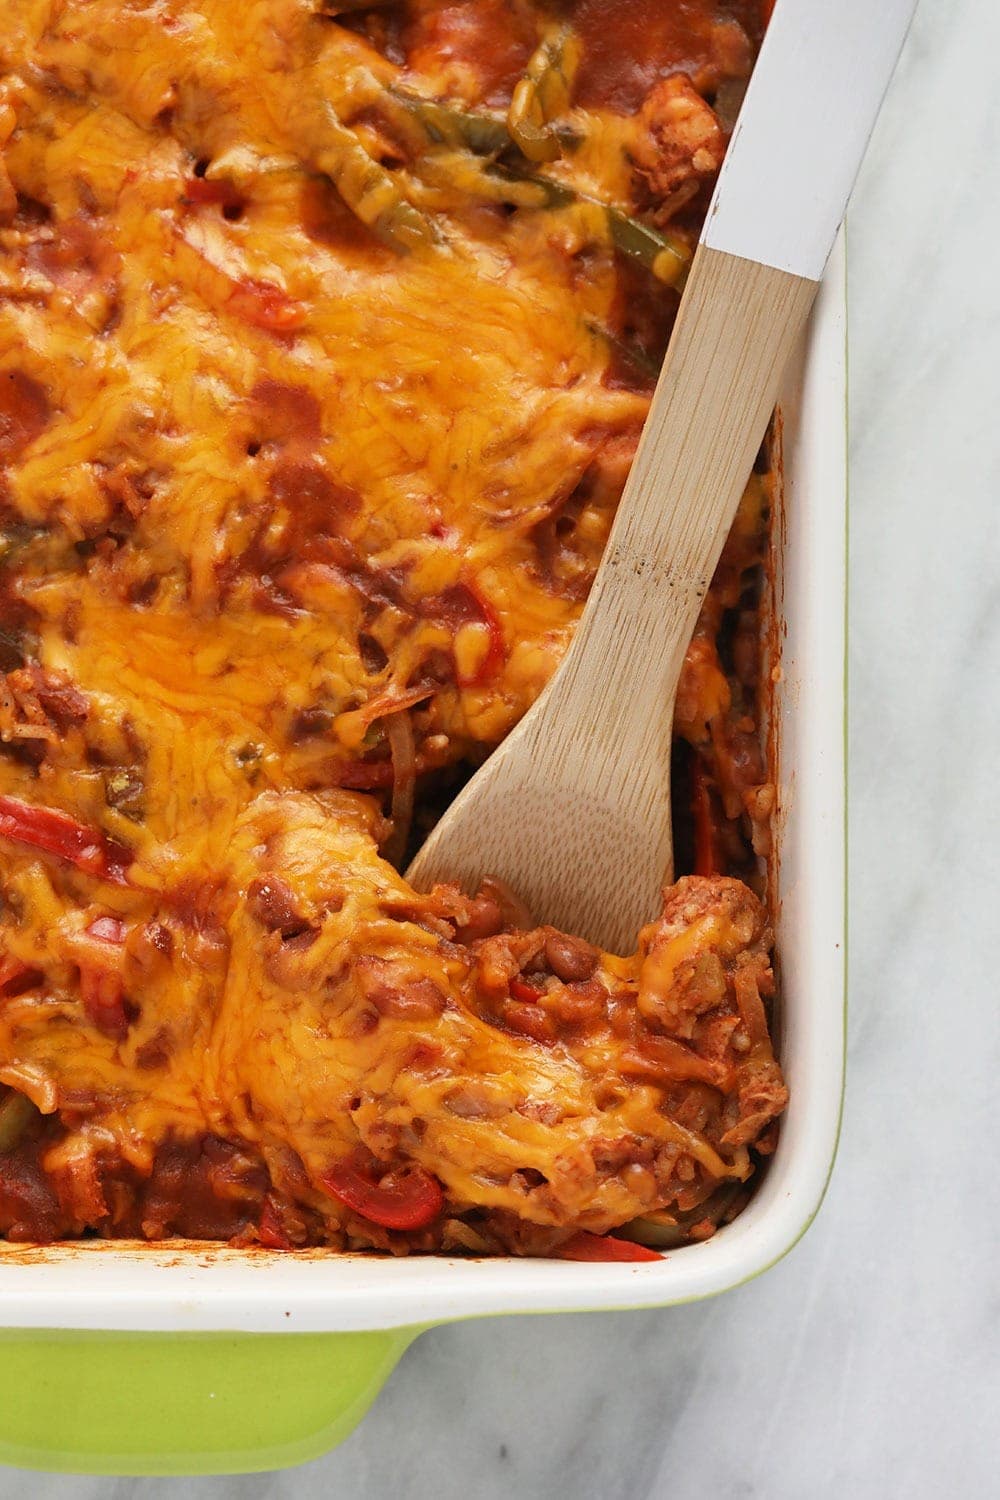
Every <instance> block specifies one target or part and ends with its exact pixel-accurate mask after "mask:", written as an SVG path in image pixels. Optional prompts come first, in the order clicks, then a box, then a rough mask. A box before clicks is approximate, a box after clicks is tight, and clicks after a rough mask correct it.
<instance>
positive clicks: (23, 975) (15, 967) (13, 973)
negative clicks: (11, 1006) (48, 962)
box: [0, 953, 43, 1000]
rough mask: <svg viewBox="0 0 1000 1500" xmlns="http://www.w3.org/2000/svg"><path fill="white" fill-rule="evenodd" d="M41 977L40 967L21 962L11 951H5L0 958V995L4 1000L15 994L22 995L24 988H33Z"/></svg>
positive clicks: (11, 997) (11, 998) (12, 997)
mask: <svg viewBox="0 0 1000 1500" xmlns="http://www.w3.org/2000/svg"><path fill="white" fill-rule="evenodd" d="M42 978H43V975H42V971H41V969H33V968H32V967H31V965H30V964H23V963H22V962H21V960H20V959H19V958H15V957H14V955H13V954H12V953H5V954H4V955H3V957H2V958H0V997H2V998H3V999H5V1000H13V999H14V997H15V996H17V995H23V994H24V992H25V990H33V989H34V988H35V986H36V984H39V983H40V982H41V980H42Z"/></svg>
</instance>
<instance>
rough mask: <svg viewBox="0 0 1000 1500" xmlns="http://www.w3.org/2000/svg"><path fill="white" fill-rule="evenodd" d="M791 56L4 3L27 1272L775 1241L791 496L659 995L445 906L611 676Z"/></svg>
mask: <svg viewBox="0 0 1000 1500" xmlns="http://www.w3.org/2000/svg"><path fill="white" fill-rule="evenodd" d="M767 9H768V7H767V5H766V4H761V3H759V0H660V3H651V0H562V3H551V4H543V3H540V0H388V3H378V0H372V3H364V0H362V3H357V0H351V3H348V0H345V3H336V0H328V3H321V0H244V3H242V4H233V3H232V0H130V3H125V0H0V528H2V529H0V668H2V673H0V883H2V892H0V895H2V908H0V1234H3V1235H5V1236H6V1237H7V1238H9V1239H10V1240H14V1241H51V1240H56V1239H60V1238H65V1237H72V1236H79V1235H83V1234H97V1235H103V1236H139V1237H145V1238H147V1239H160V1238H163V1237H166V1236H170V1235H184V1236H189V1237H196V1238H208V1239H223V1240H230V1241H232V1242H234V1243H236V1244H239V1245H245V1246H251V1245H254V1244H259V1245H263V1246H265V1247H268V1248H271V1249H284V1250H292V1249H295V1248H297V1247H304V1246H311V1245H322V1246H329V1247H331V1248H333V1249H370V1248H374V1249H381V1250H390V1251H393V1252H396V1253H403V1252H406V1251H435V1250H447V1251H464V1252H469V1253H474V1254H485V1253H496V1252H514V1253H521V1254H533V1255H538V1254H561V1255H565V1256H570V1257H576V1258H594V1259H602V1258H629V1257H641V1256H642V1255H643V1254H644V1253H649V1252H648V1251H644V1250H643V1248H642V1245H641V1244H640V1243H638V1242H640V1241H645V1242H647V1243H653V1244H656V1245H659V1246H664V1245H670V1244H678V1243H683V1242H684V1241H685V1240H688V1239H700V1238H704V1237H706V1236H708V1235H710V1234H711V1233H713V1232H714V1230H715V1229H716V1227H717V1226H718V1225H719V1224H720V1223H722V1222H725V1221H726V1219H728V1218H730V1217H731V1216H732V1215H733V1214H735V1213H736V1212H738V1210H739V1208H740V1207H741V1205H742V1203H743V1202H745V1199H746V1195H747V1192H748V1190H749V1184H750V1183H751V1181H752V1177H753V1173H754V1171H755V1168H756V1166H757V1165H758V1164H759V1162H760V1159H761V1158H762V1157H763V1156H765V1155H766V1154H767V1153H768V1152H769V1151H770V1150H771V1149H773V1145H774V1141H775V1132H776V1120H777V1117H778V1116H779V1115H780V1113H781V1110H782V1109H783V1107H784V1104H785V1102H786V1097H787V1095H786V1091H785V1087H784V1084H783V1081H782V1077H781V1073H780V1069H779V1067H778V1064H777V1062H776V1061H775V1057H774V1054H773V1049H772V1045H771V1040H770V1036H769V1022H768V1001H769V998H770V996H771V995H772V992H773V987H774V980H773V973H772V965H771V948H772V936H771V932H770V929H769V923H768V916H767V911H766V909H765V906H764V904H763V903H762V895H763V891H762V884H761V876H760V873H759V862H760V859H761V857H762V856H764V855H766V853H767V850H768V838H769V829H768V823H769V816H770V813H771V811H772V807H773V801H774V789H773V786H772V785H771V783H770V781H769V778H768V775H767V770H766V761H765V756H764V753H763V750H762V739H763V737H764V730H765V728H766V726H762V724H761V722H760V712H759V700H760V691H759V689H760V680H761V676H762V673H763V672H764V671H765V667H764V665H763V655H764V648H763V644H762V634H763V633H762V626H761V612H760V598H761V573H762V566H763V561H764V557H765V553H766V546H767V535H768V521H769V509H770V503H771V483H772V480H771V475H770V473H769V471H768V463H767V458H766V455H764V456H762V459H761V462H760V464H759V465H758V468H759V472H758V473H757V474H755V475H754V477H753V478H752V480H751V481H750V484H749V485H748V488H747V492H746V495H745V497H744V501H743V504H742V506H741V509H740V513H739V516H738V518H737V522H736V525H735V527H734V530H733V533H732V536H731V537H730V539H729V542H728V544H727V547H726V550H725V553H724V556H723V559H722V562H721V564H720V567H719V570H718V573H717V575H716V579H715V581H714V583H713V586H712V589H711V591H710V593H709V595H708V597H707V599H706V602H705V606H704V609H703V612H702V616H701V619H700V621H699V625H698V628H697V632H696V634H695V638H694V640H693V641H692V644H691V648H690V651H689V653H688V659H687V663H686V667H685V672H684V677H683V681H682V684H681V690H680V693H679V696H678V702H677V712H676V744H677V752H676V765H675V786H674V798H675V815H676V816H675V822H676V831H675V842H676V846H677V851H678V867H679V869H680V870H681V871H682V872H684V873H682V875H681V878H680V879H678V880H677V882H676V884H674V885H672V886H670V887H669V888H668V889H667V890H665V892H664V897H663V910H662V914H661V915H660V916H659V918H658V919H657V920H656V921H654V922H653V923H651V924H650V925H649V926H648V927H647V928H646V929H645V930H644V931H643V932H642V933H640V934H638V935H637V949H636V952H635V953H634V954H633V955H631V956H627V957H622V956H618V955H612V954H606V953H601V952H598V951H597V950H596V949H594V948H592V947H591V946H590V945H589V944H587V943H586V942H584V941H582V940H581V939H579V938H576V937H573V936H572V935H568V934H565V933H560V932H557V931H555V930H554V929H552V928H550V927H545V926H539V925H537V923H536V921H535V920H534V918H533V916H532V914H531V913H529V912H527V911H525V910H524V908H523V906H522V905H521V903H520V902H519V901H518V899H517V895H516V893H513V892H510V891H508V890H505V889H503V888H502V887H501V886H499V885H498V884H496V883H491V882H487V883H486V885H485V886H484V887H483V889H482V890H480V891H478V892H462V891H460V890H459V889H458V888H457V887H452V886H439V887H437V888H436V889H435V890H434V891H433V892H431V893H430V894H429V895H425V894H418V893H416V892H415V891H414V890H412V889H411V888H410V887H409V886H408V885H407V883H406V881H405V879H404V878H403V876H402V875H401V874H400V873H399V870H400V869H401V868H403V867H405V863H406V858H407V855H408V853H409V852H411V851H412V849H413V848H414V847H416V845H417V844H418V843H419V841H420V839H421V838H422V837H423V835H424V834H425V833H426V831H427V829H428V828H429V827H430V826H431V824H432V822H433V820H434V818H435V817H436V816H437V815H438V814H439V812H440V810H441V808H442V807H443V806H444V805H446V803H447V801H448V799H449V798H450V797H451V796H452V795H453V794H454V792H455V790H456V789H457V788H458V787H459V786H460V785H461V783H462V780H463V779H464V778H465V777H466V776H467V775H468V774H469V773H470V770H471V769H472V768H473V767H474V766H475V765H476V764H477V763H479V762H480V761H481V760H482V759H483V758H484V757H485V756H486V755H487V754H488V753H489V751H490V749H491V748H492V747H493V746H495V745H496V744H497V743H498V742H499V741H500V740H501V739H502V738H503V736H504V735H505V734H506V733H507V732H508V731H509V730H510V729H511V728H512V727H513V725H514V724H515V723H516V722H517V721H518V719H519V718H520V717H521V716H522V715H523V714H524V712H525V711H526V709H527V708H528V707H529V706H530V705H531V703H532V702H533V701H534V699H535V698H536V697H537V695H538V693H539V692H540V691H541V689H542V688H543V687H544V685H545V683H546V682H547V680H548V679H549V677H550V675H551V674H552V672H553V671H554V670H555V668H556V667H557V665H558V663H559V660H560V658H561V656H562V653H563V652H564V650H565V648H566V644H567V642H568V640H569V638H570V636H571V634H572V630H573V627H574V623H575V621H576V620H577V618H578V616H579V613H580V610H581V607H582V604H583V601H584V599H585V598H586V595H587V591H588V588H589V586H590V583H591V580H592V578H593V576H594V572H595V569H596V567H597V563H598V561H599V559H600V555H601V551H602V547H603V545H604V542H605V540H606V538H607V535H608V531H609V528H610V524H611V521H612V519H613V516H614V511H615V506H616V503H617V500H618V498H619V496H620V494H621V490H622V486H623V484H624V481H625V477H626V475H627V473H628V468H629V464H630V462H631V459H632V455H633V453H634V450H635V446H636V443H637V440H638V436H639V433H640V430H641V427H642V423H643V419H644V416H645V413H646V410H647V406H648V403H649V399H650V396H651V392H652V389H653V385H654V382H655V378H656V372H657V369H658V365H659V362H660V360H661V359H662V355H663V351H664V349H665V347H666V342H667V339H668V338H669V333H670V328H671V326H672V322H673V318H674V315H675V313H676V310H677V306H678V302H679V296H680V292H681V289H682V287H683V282H684V277H685V274H686V270H687V267H688V265H689V263H690V259H691V256H692V254H693V250H694V246H695V244H696V243H697V238H698V233H699V230H700V225H701V221H702V218H703V216H704V213H705V209H706V207H707V203H708V199H709V196H710V194H711V190H712V186H713V183H714V179H715V176H716V174H717V171H718V168H719V166H720V163H721V161H722V158H723V155H724V152H725V148H726V143H727V140H728V137H729V134H730V131H731V129H732V124H733V121H734V119H735V115H736V112H737V110H738V106H739V101H740V98H741V96H742V90H743V88H744V87H745V83H746V80H747V77H748V75H749V72H750V70H751V67H752V64H753V59H754V55H755V52H756V48H757V46H758V45H759V42H760V39H761V35H762V31H763V27H764V24H765V19H766V18H765V14H764V13H765V11H766V10H767ZM648 711H649V712H650V713H657V712H659V711H661V710H660V708H659V706H658V705H657V704H655V703H651V704H649V705H648ZM623 1226H627V1227H625V1228H624V1232H623V1234H611V1235H610V1236H609V1231H619V1230H621V1229H622V1227H623Z"/></svg>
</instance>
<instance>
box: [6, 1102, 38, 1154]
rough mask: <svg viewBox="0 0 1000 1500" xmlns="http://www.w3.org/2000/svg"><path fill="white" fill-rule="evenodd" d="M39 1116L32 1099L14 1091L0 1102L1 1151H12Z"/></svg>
mask: <svg viewBox="0 0 1000 1500" xmlns="http://www.w3.org/2000/svg"><path fill="white" fill-rule="evenodd" d="M37 1114H38V1111H37V1110H36V1108H35V1106H34V1105H33V1104H32V1102H31V1100H30V1099H27V1098H25V1096H24V1094H18V1093H15V1092H14V1091H13V1090H12V1091H11V1092H10V1093H9V1094H8V1095H7V1097H6V1099H4V1100H3V1101H2V1102H0V1151H12V1150H13V1149H14V1147H15V1146H16V1145H17V1143H18V1141H19V1140H20V1139H21V1137H22V1136H23V1135H24V1132H25V1131H26V1130H27V1128H28V1126H29V1125H30V1124H31V1122H32V1120H33V1119H35V1118H36V1116H37Z"/></svg>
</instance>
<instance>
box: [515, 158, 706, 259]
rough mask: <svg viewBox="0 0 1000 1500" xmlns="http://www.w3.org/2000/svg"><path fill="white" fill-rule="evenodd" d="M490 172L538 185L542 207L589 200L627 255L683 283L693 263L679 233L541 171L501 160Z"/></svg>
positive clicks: (616, 243) (619, 247)
mask: <svg viewBox="0 0 1000 1500" xmlns="http://www.w3.org/2000/svg"><path fill="white" fill-rule="evenodd" d="M488 175H489V176H495V177H501V178H503V179H505V180H507V181H510V182H512V183H518V182H529V183H532V184H534V185H535V186H536V187H538V188H539V189H540V190H541V192H542V195H543V199H544V202H543V203H542V204H541V205H540V206H544V207H548V208H569V207H572V206H573V205H574V204H579V203H587V204H590V205H591V206H592V207H593V208H598V209H600V210H601V212H602V213H603V214H604V216H605V219H606V221H607V226H608V233H609V234H610V236H611V240H612V243H613V244H614V245H615V246H616V248H617V249H619V250H620V251H621V252H622V254H623V255H628V256H630V257H631V259H633V260H637V261H638V262H639V263H640V265H643V266H645V267H646V269H647V270H648V271H652V273H653V275H654V276H655V277H656V278H657V280H658V281H662V282H664V283H665V285H667V286H673V287H680V286H681V285H682V284H683V282H684V279H685V277H686V276H687V272H688V269H689V267H690V264H691V250H690V248H689V247H688V245H687V243H686V241H684V240H682V239H679V238H678V237H677V236H676V235H671V234H661V233H660V231H659V230H658V229H654V228H653V227H652V225H650V224H644V223H642V221H641V220H640V219H633V218H632V216H631V215H630V214H627V213H625V212H623V210H622V209H620V208H615V207H613V205H612V204H610V203H605V202H603V201H602V200H601V199H600V198H592V197H591V196H590V194H589V193H581V192H580V191H579V190H578V189H577V188H572V187H569V186H568V185H567V184H566V183H562V182H556V181H555V179H554V178H552V177H544V176H542V175H541V174H539V173H530V174H529V173H523V174H522V173H518V172H515V171H513V170H512V169H511V168H509V167H505V166H502V165H500V164H499V163H497V164H495V165H494V166H492V167H490V169H489V173H488Z"/></svg>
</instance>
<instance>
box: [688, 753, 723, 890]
mask: <svg viewBox="0 0 1000 1500" xmlns="http://www.w3.org/2000/svg"><path fill="white" fill-rule="evenodd" d="M691 816H692V818H693V821H694V873H695V874H696V875H718V874H719V852H718V848H717V847H716V840H715V824H714V822H713V821H712V794H711V792H710V791H709V788H708V777H707V776H706V774H705V768H704V766H703V764H702V761H701V758H700V757H698V756H696V757H695V759H694V760H693V761H692V764H691Z"/></svg>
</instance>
